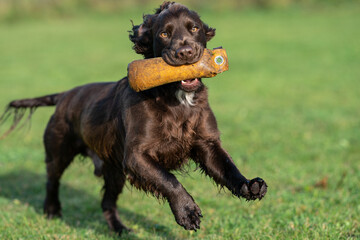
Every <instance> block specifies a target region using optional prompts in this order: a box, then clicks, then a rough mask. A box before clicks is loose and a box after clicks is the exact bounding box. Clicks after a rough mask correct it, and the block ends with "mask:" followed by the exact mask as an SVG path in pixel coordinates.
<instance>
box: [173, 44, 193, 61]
mask: <svg viewBox="0 0 360 240" xmlns="http://www.w3.org/2000/svg"><path fill="white" fill-rule="evenodd" d="M193 53H194V50H193V48H192V47H190V46H189V45H187V46H184V47H181V48H178V49H177V50H176V57H178V58H180V59H184V60H185V59H191V58H192V57H193Z"/></svg>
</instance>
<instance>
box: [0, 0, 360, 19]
mask: <svg viewBox="0 0 360 240" xmlns="http://www.w3.org/2000/svg"><path fill="white" fill-rule="evenodd" d="M160 2H161V1H155V0H0V17H1V19H5V20H16V19H19V18H24V17H34V16H36V17H39V16H41V17H45V16H46V17H51V16H68V15H74V14H75V15H76V14H78V13H79V11H80V12H83V11H94V12H102V13H109V12H122V11H126V10H128V9H129V8H139V7H142V8H144V7H145V6H154V5H159V3H160ZM180 2H181V3H183V4H186V5H187V6H189V7H192V8H195V9H197V10H204V9H207V10H209V9H212V10H217V11H219V10H226V9H227V10H229V9H231V10H242V9H244V8H259V9H270V8H288V7H293V6H302V7H311V8H318V7H321V6H329V5H331V6H339V5H341V4H349V3H354V2H358V0H222V1H218V0H197V1H192V0H182V1H180Z"/></svg>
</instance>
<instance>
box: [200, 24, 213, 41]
mask: <svg viewBox="0 0 360 240" xmlns="http://www.w3.org/2000/svg"><path fill="white" fill-rule="evenodd" d="M203 26H204V31H205V36H206V41H207V42H208V41H210V40H211V39H212V38H213V37H214V36H215V31H216V29H215V28H211V27H209V26H208V25H207V24H205V23H203Z"/></svg>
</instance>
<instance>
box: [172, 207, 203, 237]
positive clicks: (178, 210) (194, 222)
mask: <svg viewBox="0 0 360 240" xmlns="http://www.w3.org/2000/svg"><path fill="white" fill-rule="evenodd" d="M171 210H172V211H173V213H174V215H175V220H176V222H177V223H178V224H179V225H180V226H182V227H184V229H186V230H195V231H196V230H197V229H200V222H201V220H200V218H201V217H202V215H201V210H200V208H199V206H198V205H197V204H196V203H194V202H193V201H192V202H186V203H184V202H182V201H179V202H177V203H175V204H174V205H173V206H171Z"/></svg>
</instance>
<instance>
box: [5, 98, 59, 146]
mask: <svg viewBox="0 0 360 240" xmlns="http://www.w3.org/2000/svg"><path fill="white" fill-rule="evenodd" d="M61 95H62V93H56V94H51V95H46V96H42V97H37V98H27V99H19V100H14V101H11V102H10V103H9V104H8V105H7V107H6V109H5V111H4V113H3V114H2V115H1V116H0V126H1V125H2V124H4V123H5V122H6V120H7V119H8V118H9V117H11V116H13V122H12V125H11V126H10V128H9V129H8V130H7V131H6V132H5V133H4V134H3V135H1V136H0V140H1V139H4V138H5V137H7V136H8V135H9V134H10V133H11V132H12V131H13V130H14V129H15V128H16V127H17V126H18V125H19V123H20V121H21V119H23V117H24V116H25V114H26V112H27V109H29V110H30V112H29V114H28V116H27V118H26V120H25V122H24V123H23V125H22V126H24V125H25V123H26V122H28V121H29V120H30V119H31V116H32V114H33V113H34V112H35V110H36V108H38V107H43V106H55V105H56V104H57V102H58V100H59V98H60V96H61Z"/></svg>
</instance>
